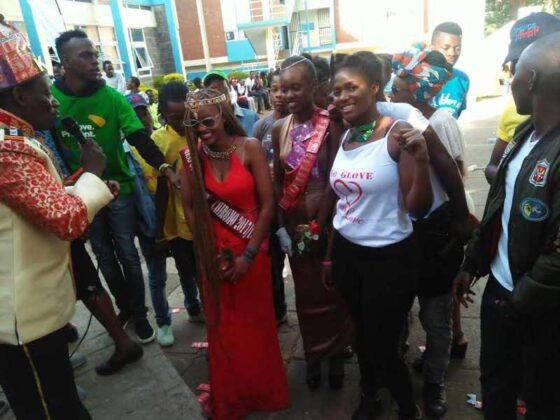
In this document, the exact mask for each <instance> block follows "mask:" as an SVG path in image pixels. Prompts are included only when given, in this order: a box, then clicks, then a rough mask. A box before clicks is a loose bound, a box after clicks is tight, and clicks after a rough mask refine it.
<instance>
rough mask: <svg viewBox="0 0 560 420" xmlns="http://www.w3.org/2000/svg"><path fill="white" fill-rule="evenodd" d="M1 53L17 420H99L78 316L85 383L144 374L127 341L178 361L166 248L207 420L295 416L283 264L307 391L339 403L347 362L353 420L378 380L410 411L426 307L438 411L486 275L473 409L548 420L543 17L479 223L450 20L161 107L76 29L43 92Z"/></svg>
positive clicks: (517, 67) (7, 300)
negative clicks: (92, 347)
mask: <svg viewBox="0 0 560 420" xmlns="http://www.w3.org/2000/svg"><path fill="white" fill-rule="evenodd" d="M534 28H538V30H535V29H534ZM0 43H2V44H5V48H2V49H1V50H0V62H1V63H2V67H1V71H2V73H1V74H0V76H1V77H0V168H1V172H0V244H1V248H2V250H3V251H4V252H2V254H1V255H2V256H1V258H2V267H3V269H2V270H0V303H1V305H0V385H1V386H2V388H3V390H4V392H5V394H6V397H7V399H8V402H9V404H10V406H11V408H12V410H13V411H14V413H15V415H16V417H17V418H18V419H30V420H31V419H32V420H36V419H54V420H61V419H62V420H65V419H72V420H74V419H89V418H90V415H89V413H88V412H87V410H86V408H85V406H84V405H83V403H82V402H81V400H80V397H79V395H78V392H77V389H76V385H75V382H74V377H73V372H72V365H71V362H70V358H69V354H68V346H67V341H68V331H69V330H70V331H71V330H72V328H73V327H72V326H71V324H70V319H71V318H72V314H73V312H74V307H75V302H76V299H80V300H82V301H83V302H84V304H85V305H86V306H87V308H88V309H89V310H90V311H91V313H92V315H93V316H95V317H96V318H97V319H98V320H99V321H100V323H101V324H102V325H103V327H104V328H105V329H106V330H107V332H108V333H109V335H110V336H111V338H112V339H113V341H114V344H115V351H114V353H113V354H112V356H111V357H110V358H109V359H108V360H106V361H104V362H103V363H101V364H100V365H99V366H97V367H96V371H97V373H98V374H100V375H110V374H113V373H115V372H117V371H119V370H120V369H122V368H123V367H124V366H126V365H128V364H131V363H134V362H136V361H137V360H139V359H141V358H142V355H143V350H142V347H141V345H139V344H138V343H141V344H147V343H150V342H152V341H154V340H156V341H157V342H158V343H159V344H160V345H161V346H163V347H167V346H172V345H173V344H174V341H175V338H174V337H173V332H172V329H171V313H170V308H169V304H168V301H167V295H166V280H167V273H166V259H167V257H168V256H171V257H172V258H173V260H174V262H175V265H176V267H177V272H178V274H179V279H180V284H181V288H182V291H183V294H184V306H185V309H186V311H187V314H188V319H189V320H190V321H192V322H204V323H206V328H207V336H208V364H209V377H210V385H211V404H210V412H209V413H207V414H208V415H210V416H211V417H212V418H214V419H217V420H225V419H227V420H235V419H242V418H244V417H245V416H246V415H247V414H249V412H251V411H256V410H258V411H276V410H282V409H284V408H287V407H288V406H289V404H290V394H289V389H288V383H287V379H286V374H285V371H284V366H283V361H282V356H281V352H280V346H279V343H278V337H277V333H276V331H277V326H278V325H280V324H282V323H284V322H286V320H287V311H286V298H285V292H284V279H283V271H284V265H285V263H286V261H288V262H289V266H290V269H291V272H292V277H293V282H294V286H295V301H296V312H297V316H298V320H299V328H300V332H301V336H302V339H303V348H304V354H305V362H306V375H305V379H304V380H305V383H306V385H307V387H308V389H309V390H310V391H313V390H316V389H317V388H319V387H320V386H321V384H322V382H323V378H322V372H323V365H328V369H327V371H328V377H327V383H328V386H329V387H330V388H331V389H333V390H338V389H340V388H341V387H343V386H344V381H345V371H344V366H345V365H344V361H345V359H346V358H348V357H349V356H351V355H352V353H353V352H355V354H356V356H357V360H358V364H359V370H360V378H361V379H360V388H361V395H360V402H359V405H358V407H356V410H355V412H354V413H353V414H352V416H351V418H352V419H353V420H368V419H373V418H376V416H377V414H378V413H379V412H380V410H381V404H382V402H381V398H380V396H379V390H380V389H381V388H387V389H388V390H389V392H390V395H391V397H392V399H393V400H394V402H395V403H396V406H397V410H398V418H399V419H403V420H404V419H421V418H423V411H422V410H421V408H420V406H419V405H417V404H416V402H415V398H414V395H413V389H412V383H411V376H410V372H409V368H408V366H407V364H406V363H405V354H406V351H407V338H408V315H409V312H410V310H411V307H412V304H413V301H414V299H415V298H418V301H419V306H420V313H419V317H420V321H421V325H422V327H423V329H424V331H425V333H426V350H425V352H424V353H423V354H422V357H421V358H419V359H418V360H415V361H414V363H413V366H414V368H416V369H418V370H421V371H422V372H423V375H424V386H423V402H424V404H423V407H424V410H425V412H426V415H427V416H429V417H431V418H441V417H443V416H444V415H445V413H446V412H447V410H448V404H447V400H446V393H445V378H446V373H447V369H448V365H449V362H450V358H452V357H456V358H464V357H465V353H466V351H467V345H468V339H467V337H466V336H465V335H464V334H463V332H462V328H461V313H460V305H461V304H462V305H463V306H465V307H468V306H469V304H470V303H472V302H473V300H472V297H471V296H472V294H473V292H472V284H473V282H474V281H476V280H477V279H479V278H481V277H484V276H486V275H488V276H489V279H488V282H487V285H486V288H485V291H484V295H483V297H482V310H481V360H480V369H481V384H482V401H483V412H484V417H485V418H486V419H488V420H502V419H503V420H509V419H515V418H516V410H517V400H518V398H520V399H523V400H524V401H525V403H526V407H527V419H542V420H548V419H557V418H560V385H559V383H558V380H557V379H558V377H560V360H559V359H558V355H559V354H560V317H558V311H559V309H560V284H559V282H558V278H559V274H560V273H559V269H558V266H559V258H560V252H559V251H560V230H559V228H560V222H559V220H560V219H559V218H560V207H559V203H560V200H558V197H557V193H556V192H557V191H558V190H557V189H556V187H557V185H556V183H557V182H558V177H559V173H558V171H560V146H559V145H560V140H559V139H558V137H559V136H560V132H559V130H560V128H559V125H560V78H559V76H558V75H559V74H560V55H559V54H558V47H559V45H560V20H559V19H558V18H556V17H554V16H552V15H549V14H546V13H536V14H532V15H530V16H528V17H526V18H524V19H521V20H520V21H518V22H516V23H515V25H514V26H513V28H512V31H511V44H510V46H509V53H508V56H507V58H506V60H505V61H506V62H507V63H509V65H510V68H511V69H512V73H513V74H514V78H513V81H512V84H511V89H512V93H513V100H514V106H515V108H512V107H511V106H509V105H508V107H507V108H506V109H505V110H504V115H503V116H502V119H501V121H500V138H501V140H500V142H498V143H497V144H496V146H495V150H494V153H493V154H492V158H491V162H490V163H489V166H488V168H487V171H486V174H487V177H488V179H489V182H490V183H491V184H492V186H491V189H490V193H489V196H488V200H487V204H486V208H485V211H484V216H483V218H482V220H481V221H478V220H477V219H476V218H475V216H474V215H473V212H474V209H473V205H472V200H471V199H470V197H469V196H468V194H467V193H466V192H465V189H464V184H463V180H464V178H465V176H466V172H467V171H466V167H467V157H466V152H465V143H464V139H463V136H462V133H461V129H460V127H459V124H458V123H457V119H458V118H459V117H460V114H461V112H462V111H464V110H465V109H466V106H467V103H466V98H467V95H468V90H469V78H468V77H467V75H466V74H465V73H464V72H462V71H460V70H458V69H457V68H456V67H455V65H456V63H457V61H458V59H459V57H460V54H461V48H462V31H461V28H460V27H459V25H457V24H456V23H453V22H446V23H442V24H440V25H438V26H437V27H436V28H435V30H434V32H433V34H432V38H431V42H430V43H429V44H423V45H415V46H414V47H411V48H410V49H409V50H406V51H403V52H398V53H396V54H392V55H388V54H385V55H384V54H379V55H376V54H374V53H372V52H369V51H360V52H356V53H354V54H336V55H333V56H332V57H331V60H330V62H329V61H327V60H325V59H324V58H320V57H310V56H306V55H302V56H292V57H289V58H287V59H286V60H284V61H283V62H282V64H281V66H280V67H279V68H278V69H276V70H275V71H271V72H270V73H269V74H261V75H259V74H257V73H256V72H251V74H250V76H249V78H248V79H247V80H241V81H238V80H237V79H235V78H228V76H227V75H226V74H225V73H224V72H222V71H219V70H215V71H211V72H209V73H208V74H206V76H205V77H204V78H203V79H199V80H195V81H194V85H195V89H192V90H191V91H189V89H188V87H187V85H186V84H185V83H182V82H169V83H166V84H165V85H163V86H162V87H161V88H160V89H159V92H158V97H157V99H156V95H155V94H154V91H150V92H148V91H147V92H141V91H140V90H139V87H140V82H139V80H138V79H137V78H134V77H133V78H131V79H130V80H129V82H128V83H127V84H126V86H125V81H124V78H123V77H122V76H121V75H119V74H118V73H116V72H115V71H114V68H113V64H112V63H111V62H108V61H105V62H103V65H102V68H103V71H104V75H103V77H102V76H101V73H100V69H99V61H98V52H97V50H96V48H95V45H94V44H93V43H92V41H91V40H90V39H88V37H87V35H86V34H85V33H84V32H82V31H80V30H71V31H67V32H64V33H62V34H61V35H60V36H59V37H58V38H57V40H56V49H57V53H58V56H59V57H60V60H61V66H60V68H58V69H57V71H58V72H59V74H57V75H56V77H55V79H54V82H53V83H51V81H50V80H49V77H48V76H47V73H46V72H45V71H44V69H43V68H42V67H41V66H40V64H39V63H38V62H37V60H35V58H34V57H33V55H32V53H31V51H30V49H29V46H28V45H27V41H26V40H25V37H24V36H23V35H22V34H21V33H20V32H18V31H17V29H15V28H14V27H13V26H11V25H10V24H8V23H7V22H5V21H4V20H3V18H1V19H0ZM251 103H253V105H251ZM251 108H254V110H251ZM269 109H271V112H270V113H269V114H268V115H266V116H265V117H264V118H259V115H258V113H262V112H264V111H267V110H269ZM255 111H257V112H255ZM501 133H506V134H504V135H503V136H502V134H501ZM506 136H507V137H506ZM502 137H503V138H502ZM506 142H507V143H508V145H507V147H506V146H503V145H502V144H501V143H506ZM136 239H138V242H139V244H140V250H141V252H142V254H143V256H144V258H145V261H146V264H147V269H148V285H149V290H150V296H151V300H152V307H153V310H154V313H155V319H156V323H157V328H156V329H154V328H153V327H152V325H151V324H150V322H149V320H148V309H147V307H146V302H145V281H144V276H143V272H142V269H141V264H140V256H139V252H138V250H137V247H136V245H135V240H136ZM86 241H89V242H90V243H91V248H92V250H93V254H94V255H95V258H96V261H97V265H98V268H96V267H95V264H94V263H93V261H92V259H91V257H90V255H89V253H88V251H87V249H86V247H85V244H86ZM24 243H25V244H26V245H25V246H22V244H24ZM286 257H287V258H286ZM99 272H101V274H102V275H103V278H104V280H105V282H106V284H107V286H108V288H109V292H110V293H111V295H112V296H113V298H114V301H115V305H116V308H117V311H115V308H114V307H113V302H112V300H111V298H110V295H109V292H108V291H107V290H105V288H104V286H103V284H102V283H101V281H100V277H99ZM128 324H130V325H131V326H132V327H133V328H134V332H135V335H136V337H135V340H133V339H132V338H131V337H130V335H129V333H127V331H126V330H125V327H126V326H127V325H128ZM3 404H4V406H2V405H0V414H1V412H2V410H3V409H4V407H5V403H3Z"/></svg>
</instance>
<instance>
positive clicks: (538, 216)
mask: <svg viewBox="0 0 560 420" xmlns="http://www.w3.org/2000/svg"><path fill="white" fill-rule="evenodd" d="M519 210H520V211H521V215H522V216H523V218H524V219H525V220H529V221H530V222H540V221H542V220H544V219H546V218H547V217H548V214H549V212H550V211H549V209H548V206H547V205H546V204H545V203H544V202H542V201H541V200H538V199H536V198H524V199H523V200H521V204H520V206H519Z"/></svg>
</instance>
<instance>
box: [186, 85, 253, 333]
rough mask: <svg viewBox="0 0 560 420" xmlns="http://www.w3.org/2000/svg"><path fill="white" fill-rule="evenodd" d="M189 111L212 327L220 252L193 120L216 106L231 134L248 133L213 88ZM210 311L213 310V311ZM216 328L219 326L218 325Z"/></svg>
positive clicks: (199, 246) (200, 260)
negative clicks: (203, 108) (202, 109)
mask: <svg viewBox="0 0 560 420" xmlns="http://www.w3.org/2000/svg"><path fill="white" fill-rule="evenodd" d="M185 105H186V107H185V108H186V109H185V119H184V125H185V135H186V138H187V146H188V148H189V152H190V156H191V168H192V171H191V176H190V177H189V182H190V183H191V190H192V202H193V216H194V220H195V221H196V226H193V239H194V250H195V255H196V261H197V269H198V272H199V275H200V277H201V279H203V281H204V282H205V288H204V293H205V295H206V296H205V297H206V301H207V303H208V305H206V306H207V308H206V315H207V322H208V323H209V326H212V325H213V324H214V322H217V320H218V317H219V282H220V281H221V277H220V272H219V264H218V261H217V255H218V251H219V250H218V249H217V247H216V238H215V235H214V230H213V229H212V219H211V218H212V216H211V214H210V207H209V206H208V199H207V194H206V189H205V187H204V175H203V168H202V160H201V156H200V149H199V147H198V146H199V140H198V136H197V133H196V130H195V129H194V127H193V124H192V120H193V119H196V118H197V110H198V107H199V106H205V105H214V106H216V107H218V108H219V109H220V113H221V115H222V118H223V124H224V128H225V130H226V132H227V133H228V134H230V135H239V136H245V131H244V130H243V128H242V127H241V125H240V124H239V122H238V121H237V118H235V115H234V114H233V109H232V108H231V106H230V105H229V104H228V103H227V99H226V96H225V95H224V94H222V93H221V92H219V91H217V90H213V89H201V90H199V91H198V92H196V93H192V94H190V95H188V96H187V98H186V102H185ZM209 311H213V312H210V313H209ZM214 325H215V324H214Z"/></svg>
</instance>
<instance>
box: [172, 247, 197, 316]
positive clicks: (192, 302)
mask: <svg viewBox="0 0 560 420" xmlns="http://www.w3.org/2000/svg"><path fill="white" fill-rule="evenodd" d="M169 247H170V249H171V255H172V256H173V259H174V260H175V267H177V272H178V273H179V280H180V282H181V289H183V294H184V296H185V300H184V304H185V309H186V310H187V312H188V313H189V315H198V314H199V313H200V306H201V305H200V299H199V298H198V287H197V285H196V263H195V258H194V247H193V241H187V240H186V239H182V238H175V239H173V240H171V241H169Z"/></svg>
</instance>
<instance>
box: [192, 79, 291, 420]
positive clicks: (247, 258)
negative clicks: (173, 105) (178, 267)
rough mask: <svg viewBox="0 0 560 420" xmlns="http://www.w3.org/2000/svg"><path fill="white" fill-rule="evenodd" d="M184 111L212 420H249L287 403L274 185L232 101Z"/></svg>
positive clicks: (218, 97) (208, 93) (210, 99)
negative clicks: (275, 284) (276, 286)
mask: <svg viewBox="0 0 560 420" xmlns="http://www.w3.org/2000/svg"><path fill="white" fill-rule="evenodd" d="M186 104H187V113H186V118H185V124H186V125H187V128H188V129H187V137H188V142H189V148H187V149H184V150H183V151H182V152H181V155H182V157H183V162H184V165H185V171H183V172H184V174H183V182H182V193H183V204H184V208H185V216H186V219H187V223H188V224H189V227H190V228H191V229H192V230H193V233H194V235H195V238H194V242H195V249H196V251H197V261H198V266H199V269H200V272H201V276H200V277H201V278H202V293H203V303H204V309H205V314H206V320H207V328H208V349H209V364H210V387H211V393H210V395H211V402H212V418H213V419H217V420H222V419H227V420H236V419H242V418H243V417H244V416H245V415H247V414H248V413H249V411H252V410H263V411H273V410H279V409H282V408H285V407H287V406H288V404H289V393H288V385H287V381H286V376H285V373H284V367H283V363H282V357H281V354H280V347H279V345H278V338H277V335H276V323H275V318H274V309H273V303H272V290H271V284H272V283H271V279H270V272H271V271H270V258H269V257H268V255H267V252H266V250H267V244H266V242H267V239H266V236H267V234H268V232H269V227H270V221H271V217H272V212H273V206H274V203H273V193H272V181H271V178H270V171H269V169H268V165H267V161H266V157H265V155H264V152H263V150H262V147H261V145H260V143H259V141H258V140H257V139H253V138H247V137H246V136H245V133H244V131H243V129H242V128H241V126H240V125H239V123H238V122H237V120H236V118H235V116H234V114H233V111H232V109H231V107H230V105H229V104H228V103H227V102H226V98H225V95H223V94H221V93H220V92H217V91H214V90H210V89H208V90H202V91H199V92H197V93H195V94H193V95H191V96H189V97H188V98H187V102H186ZM189 133H190V135H189ZM197 137H198V138H199V139H200V140H201V141H200V145H198V144H197V142H196V140H195V139H196V138H197ZM191 157H192V158H191ZM216 255H218V259H217V260H216Z"/></svg>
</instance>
